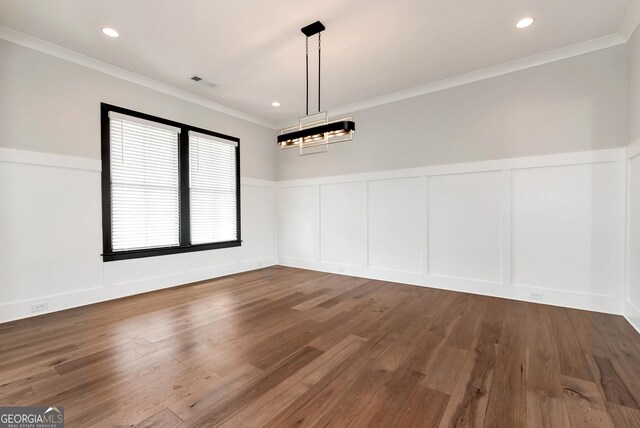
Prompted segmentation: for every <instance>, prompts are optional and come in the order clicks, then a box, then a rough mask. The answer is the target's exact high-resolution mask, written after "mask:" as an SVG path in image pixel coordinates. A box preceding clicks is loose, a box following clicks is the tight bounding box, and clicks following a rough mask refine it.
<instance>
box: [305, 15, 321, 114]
mask: <svg viewBox="0 0 640 428" xmlns="http://www.w3.org/2000/svg"><path fill="white" fill-rule="evenodd" d="M324 30H325V26H324V25H323V24H322V22H320V21H316V22H314V23H313V24H309V25H307V26H306V27H303V28H301V29H300V31H302V32H303V33H304V35H305V36H306V69H307V110H306V111H307V116H308V115H309V37H311V36H315V35H316V34H317V35H318V113H319V112H320V70H321V68H320V57H321V53H322V47H321V40H320V36H321V34H320V33H322V32H323V31H324Z"/></svg>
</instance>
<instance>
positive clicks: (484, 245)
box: [278, 149, 640, 313]
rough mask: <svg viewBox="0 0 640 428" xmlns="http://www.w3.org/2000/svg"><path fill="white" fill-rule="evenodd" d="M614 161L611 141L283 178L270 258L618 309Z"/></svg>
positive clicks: (617, 172) (621, 176) (620, 191)
mask: <svg viewBox="0 0 640 428" xmlns="http://www.w3.org/2000/svg"><path fill="white" fill-rule="evenodd" d="M625 160H626V157H625V150H624V149H613V150H602V151H594V152H581V153H568V154H561V155H550V156H536V157H530V158H518V159H504V160H496V161H487V162H475V163H467V164H456V165H446V166H437V167H425V168H416V169H407V170H396V171H381V172H373V173H366V174H354V175H348V176H336V177H322V178H314V179H304V180H291V181H283V182H280V183H279V189H280V205H279V208H280V212H279V220H280V224H279V227H278V230H279V234H280V236H279V242H280V243H281V247H280V250H281V251H280V254H279V263H280V264H282V265H287V266H294V267H301V268H309V269H315V270H320V271H326V272H334V273H343V274H348V275H354V276H361V277H366V278H373V279H381V280H388V281H395V282H404V283H409V284H414V285H420V286H428V287H435V288H444V289H450V290H457V291H464V292H470V293H476V294H483V295H491V296H498V297H506V298H512V299H518V300H524V301H533V302H539V303H547V304H552V305H560V306H567V307H574V308H581V309H589V310H596V311H602V312H610V313H622V311H623V301H624V299H623V296H624V242H625V236H624V234H625ZM639 162H640V161H639ZM639 169H640V163H639ZM638 187H639V191H640V185H639V186H638ZM638 221H640V220H638ZM639 242H640V241H639ZM639 251H640V244H639ZM638 275H639V277H640V272H639V273H638ZM532 293H533V295H532ZM536 294H542V300H538V299H536V298H534V297H535V295H536ZM638 298H640V293H638Z"/></svg>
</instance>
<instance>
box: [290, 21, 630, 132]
mask: <svg viewBox="0 0 640 428" xmlns="http://www.w3.org/2000/svg"><path fill="white" fill-rule="evenodd" d="M627 40H628V39H627V38H625V37H624V36H622V35H621V34H619V33H615V34H611V35H608V36H605V37H601V38H599V39H594V40H589V41H586V42H582V43H578V44H575V45H571V46H567V47H564V48H560V49H556V50H553V51H547V52H543V53H541V54H537V55H533V56H529V57H526V58H522V59H518V60H515V61H511V62H507V63H503V64H500V65H496V66H493V67H487V68H483V69H481V70H476V71H472V72H470V73H466V74H462V75H459V76H455V77H451V78H448V79H443V80H438V81H436V82H432V83H427V84H425V85H420V86H416V87H413V88H409V89H405V90H402V91H398V92H393V93H391V94H387V95H383V96H381V97H376V98H370V99H368V100H364V101H360V102H357V103H353V104H349V105H346V106H342V107H337V108H333V109H329V111H328V112H329V115H330V116H339V115H344V114H347V113H352V112H355V111H359V110H364V109H368V108H371V107H376V106H380V105H383V104H388V103H393V102H396V101H401V100H405V99H408V98H414V97H417V96H420V95H426V94H430V93H433V92H438V91H443V90H445V89H450V88H455V87H457V86H463V85H466V84H469V83H474V82H478V81H481V80H485V79H491V78H492V77H498V76H502V75H504V74H509V73H513V72H516V71H520V70H525V69H528V68H532V67H537V66H539V65H544V64H548V63H552V62H556V61H561V60H564V59H568V58H572V57H575V56H579V55H583V54H587V53H590V52H595V51H598V50H602V49H606V48H610V47H613V46H617V45H622V44H624V43H626V42H627ZM281 125H282V126H281V128H282V127H285V126H286V124H281Z"/></svg>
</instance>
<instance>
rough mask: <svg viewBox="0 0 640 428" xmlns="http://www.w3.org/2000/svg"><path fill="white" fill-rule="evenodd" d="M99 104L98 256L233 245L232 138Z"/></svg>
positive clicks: (235, 151)
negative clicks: (101, 242)
mask: <svg viewBox="0 0 640 428" xmlns="http://www.w3.org/2000/svg"><path fill="white" fill-rule="evenodd" d="M101 107H102V205H103V224H102V228H103V240H104V253H103V258H104V260H105V261H111V260H123V259H129V258H137V257H149V256H157V255H165V254H174V253H180V252H188V251H199V250H210V249H215V248H225V247H232V246H239V245H240V243H241V240H240V201H239V200H240V187H239V178H240V165H239V160H240V153H239V152H240V149H239V139H238V138H235V137H230V136H227V135H223V134H220V133H217V132H212V131H207V130H204V129H200V128H195V127H192V126H189V125H185V124H182V123H177V122H173V121H169V120H165V119H161V118H157V117H154V116H150V115H147V114H143V113H138V112H135V111H131V110H127V109H123V108H120V107H116V106H111V105H108V104H102V106H101Z"/></svg>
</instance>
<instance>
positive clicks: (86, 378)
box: [0, 267, 640, 427]
mask: <svg viewBox="0 0 640 428" xmlns="http://www.w3.org/2000/svg"><path fill="white" fill-rule="evenodd" d="M0 345H1V347H0V405H2V406H9V405H12V406H13V405H17V406H23V405H41V406H54V405H55V406H64V407H65V416H66V423H67V426H69V427H87V426H105V427H110V426H119V427H124V426H147V427H151V426H154V427H209V426H224V427H239V426H242V427H257V426H268V427H288V426H323V427H324V426H331V427H347V426H350V427H359V426H371V427H413V426H415V427H454V426H455V427H458V426H460V427H462V426H465V427H466V426H468V427H482V426H485V427H614V426H615V427H639V426H640V335H638V334H637V333H636V331H635V330H633V328H632V327H631V326H630V325H629V324H628V323H627V322H626V321H625V320H624V319H623V318H622V317H619V316H612V315H605V314H599V313H592V312H585V311H578V310H571V309H564V308H558V307H551V306H544V305H536V304H529V303H523V302H516V301H510V300H504V299H497V298H490V297H482V296H475V295H470V294H464V293H454V292H447V291H442V290H436V289H429V288H422V287H412V286H408V285H402V284H394V283H386V282H382V281H371V280H366V279H361V278H353V277H347V276H339V275H332V274H326V273H320V272H313V271H306V270H300V269H293V268H286V267H272V268H267V269H262V270H258V271H252V272H247V273H243V274H238V275H233V276H229V277H225V278H220V279H216V280H211V281H207V282H202V283H198V284H193V285H188V286H182V287H176V288H172V289H167V290H162V291H157V292H153V293H148V294H144V295H139V296H134V297H129V298H126V299H121V300H116V301H110V302H105V303H100V304H96V305H91V306H86V307H82V308H77V309H71V310H68V311H63V312H58V313H53V314H48V315H43V316H40V317H36V318H31V319H26V320H21V321H16V322H11V323H6V324H0Z"/></svg>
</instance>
